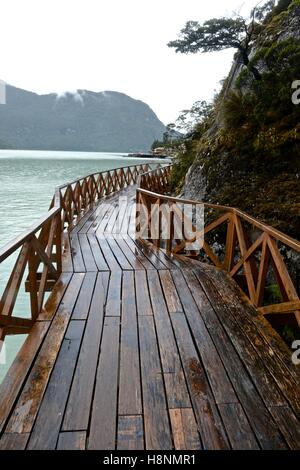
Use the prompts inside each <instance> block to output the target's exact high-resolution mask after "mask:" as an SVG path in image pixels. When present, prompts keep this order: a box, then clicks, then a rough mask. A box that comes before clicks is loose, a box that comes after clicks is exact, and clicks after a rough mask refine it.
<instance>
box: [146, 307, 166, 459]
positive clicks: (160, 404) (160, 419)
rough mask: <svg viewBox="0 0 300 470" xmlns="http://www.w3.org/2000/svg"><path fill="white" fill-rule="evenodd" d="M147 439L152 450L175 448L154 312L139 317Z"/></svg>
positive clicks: (148, 447)
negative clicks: (152, 314)
mask: <svg viewBox="0 0 300 470" xmlns="http://www.w3.org/2000/svg"><path fill="white" fill-rule="evenodd" d="M139 337H140V355H141V373H142V389H143V403H144V426H145V443H146V449H148V450H169V449H172V440H171V432H170V427H169V419H168V414H167V402H166V397H165V391H164V383H163V377H162V370H161V365H160V360H159V353H158V346H157V340H156V335H155V329H154V322H153V318H152V317H151V316H140V317H139Z"/></svg>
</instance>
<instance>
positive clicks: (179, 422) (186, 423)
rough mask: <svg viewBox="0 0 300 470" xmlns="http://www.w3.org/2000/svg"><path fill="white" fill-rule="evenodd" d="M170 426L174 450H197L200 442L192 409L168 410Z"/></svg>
mask: <svg viewBox="0 0 300 470" xmlns="http://www.w3.org/2000/svg"><path fill="white" fill-rule="evenodd" d="M170 418H171V426H172V433H173V439H174V446H175V449H176V450H189V451H191V450H199V449H201V448H202V447H201V442H200V439H199V433H198V428H197V423H196V420H195V417H194V413H193V410H192V408H182V409H180V408H177V409H174V410H170Z"/></svg>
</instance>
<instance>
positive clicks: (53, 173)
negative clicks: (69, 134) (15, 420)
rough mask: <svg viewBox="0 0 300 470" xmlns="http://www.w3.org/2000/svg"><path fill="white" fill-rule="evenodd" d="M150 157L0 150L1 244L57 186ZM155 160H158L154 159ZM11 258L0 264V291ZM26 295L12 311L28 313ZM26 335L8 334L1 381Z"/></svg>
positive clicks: (43, 206)
mask: <svg viewBox="0 0 300 470" xmlns="http://www.w3.org/2000/svg"><path fill="white" fill-rule="evenodd" d="M145 162H148V163H150V162H151V160H150V161H149V159H147V160H143V159H137V158H134V159H133V158H128V157H126V154H119V153H118V154H117V153H90V152H88V153H85V152H46V151H24V150H0V201H1V205H0V247H3V246H4V245H5V244H6V243H7V242H8V241H10V240H12V239H13V238H15V237H16V236H17V235H19V234H21V233H22V232H23V231H24V230H26V229H27V228H28V227H30V226H31V225H32V224H33V223H34V221H36V220H37V219H38V218H39V217H40V216H41V215H43V214H45V213H46V212H47V210H48V208H49V205H50V202H51V199H52V196H53V193H54V189H55V187H56V186H58V185H61V184H63V183H66V182H68V181H73V180H74V179H76V178H79V177H81V176H84V175H86V174H90V173H95V172H99V171H105V170H108V169H113V168H117V167H121V166H128V165H134V164H139V163H145ZM155 162H157V160H155ZM13 262H14V258H13V257H10V258H9V260H8V261H5V262H4V263H2V264H1V265H0V292H1V293H2V291H3V288H4V285H5V282H6V280H7V279H8V276H9V273H10V271H11V269H12V266H13ZM27 297H28V296H27V295H26V296H25V294H24V292H23V289H22V290H21V291H20V294H19V299H18V302H17V305H16V310H15V313H16V314H18V315H20V316H28V314H29V306H28V299H27ZM24 339H25V336H24V335H18V336H8V337H6V339H5V348H4V350H3V352H2V354H1V356H0V382H1V380H2V379H3V377H4V375H5V373H6V371H7V369H8V367H9V366H10V364H11V362H12V361H13V359H14V357H15V355H16V353H17V351H18V350H19V348H20V346H21V345H22V343H23V342H24Z"/></svg>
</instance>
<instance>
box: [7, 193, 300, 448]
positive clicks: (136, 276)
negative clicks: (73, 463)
mask: <svg viewBox="0 0 300 470" xmlns="http://www.w3.org/2000/svg"><path fill="white" fill-rule="evenodd" d="M119 197H122V198H125V197H126V198H128V200H129V204H128V205H127V206H126V205H125V204H124V201H123V200H121V204H119ZM119 232H121V234H120V233H119ZM65 245H66V246H68V245H69V246H70V250H66V251H65V253H64V255H63V273H62V275H61V276H60V279H59V281H58V282H57V284H56V286H55V288H54V290H53V291H52V293H51V294H50V297H49V299H48V301H47V304H46V308H45V309H44V310H43V312H42V314H40V315H39V317H38V318H37V321H36V322H35V324H34V325H33V327H32V330H31V333H30V335H29V336H28V338H27V340H26V342H25V344H24V345H23V347H22V349H21V351H20V352H19V354H18V356H17V358H16V360H15V362H14V363H13V365H12V367H11V369H10V371H9V373H8V375H7V376H6V378H5V380H4V382H3V383H2V385H1V387H0V397H1V408H0V432H1V438H0V448H1V449H25V448H26V449H119V450H125V449H134V450H137V449H149V450H153V449H159V450H162V449H165V450H168V449H178V450H183V449H189V450H196V449H231V448H232V449H259V448H262V449H287V448H291V449H299V448H300V426H299V416H300V395H299V384H300V373H299V370H298V369H297V367H295V366H293V364H292V362H291V352H290V351H289V350H288V349H287V347H286V346H285V345H284V343H283V342H282V340H281V339H280V338H279V336H278V335H277V333H275V332H274V330H273V329H272V328H271V327H270V325H269V323H268V322H267V320H265V319H264V318H263V316H262V315H260V314H258V313H257V311H256V310H255V309H254V307H252V306H251V305H250V304H249V303H248V302H247V301H246V298H245V297H243V295H242V294H241V291H240V290H239V288H238V287H237V286H236V284H235V283H234V282H233V280H232V279H230V278H229V276H228V275H227V274H226V273H225V272H223V271H222V270H219V269H217V268H215V267H210V266H209V265H205V264H201V263H200V262H197V261H191V260H190V259H187V258H185V257H183V256H179V255H178V256H172V257H170V256H167V255H166V254H165V252H164V251H162V250H160V249H157V248H155V247H154V246H153V245H151V244H150V243H148V242H146V241H140V240H136V239H135V188H134V187H130V188H127V189H126V190H123V191H121V192H119V193H117V194H116V195H113V196H110V197H108V198H106V199H104V200H102V201H101V203H98V204H96V205H95V206H94V207H93V209H91V210H90V211H89V212H88V213H87V214H86V215H85V216H84V217H83V218H82V219H81V221H80V222H79V224H78V225H77V226H76V227H75V228H74V229H73V231H72V232H70V235H69V236H67V239H66V240H65Z"/></svg>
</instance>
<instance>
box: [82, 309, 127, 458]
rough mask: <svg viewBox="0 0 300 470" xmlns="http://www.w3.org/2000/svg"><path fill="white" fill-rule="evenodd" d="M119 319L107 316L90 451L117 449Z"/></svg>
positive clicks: (89, 443)
mask: <svg viewBox="0 0 300 470" xmlns="http://www.w3.org/2000/svg"><path fill="white" fill-rule="evenodd" d="M119 322H120V319H119V318H114V317H106V318H105V322H104V328H103V338H102V343H101V354H100V360H99V365H98V371H97V380H96V388H95V395H94V401H93V405H92V414H91V424H90V434H89V437H88V446H87V447H88V449H93V450H113V449H115V446H116V420H117V393H118V364H119V334H120V324H119Z"/></svg>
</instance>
